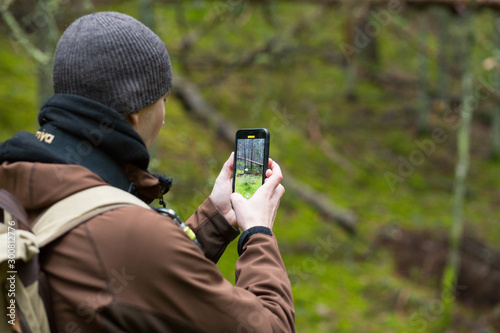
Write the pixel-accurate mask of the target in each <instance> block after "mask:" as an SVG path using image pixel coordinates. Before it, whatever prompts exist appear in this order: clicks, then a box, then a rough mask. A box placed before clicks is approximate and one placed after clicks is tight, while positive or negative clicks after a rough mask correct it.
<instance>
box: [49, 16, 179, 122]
mask: <svg viewBox="0 0 500 333" xmlns="http://www.w3.org/2000/svg"><path fill="white" fill-rule="evenodd" d="M53 76H54V92H55V93H56V94H73V95H79V96H83V97H86V98H90V99H92V100H94V101H97V102H100V103H102V104H104V105H107V106H109V107H111V108H113V109H115V110H116V111H118V112H119V113H120V114H122V115H123V116H126V115H128V114H131V113H134V112H137V111H139V110H140V109H142V108H144V107H146V106H148V105H150V104H153V103H154V102H156V101H157V100H158V99H160V98H161V97H162V96H163V95H165V94H166V93H167V92H169V91H170V88H171V86H172V67H171V64H170V59H169V56H168V53H167V49H166V48H165V44H164V43H163V42H162V41H161V39H160V38H159V37H158V36H157V35H156V34H155V33H154V32H153V31H151V29H149V28H148V27H146V26H145V25H144V24H142V23H141V22H139V21H137V20H136V19H134V18H132V17H130V16H128V15H125V14H121V13H116V12H99V13H94V14H90V15H86V16H83V17H81V18H79V19H78V20H76V21H75V22H73V23H72V24H71V25H70V26H69V27H68V29H66V31H65V32H64V34H63V35H62V37H61V39H60V40H59V43H58V45H57V49H56V53H55V57H54V73H53Z"/></svg>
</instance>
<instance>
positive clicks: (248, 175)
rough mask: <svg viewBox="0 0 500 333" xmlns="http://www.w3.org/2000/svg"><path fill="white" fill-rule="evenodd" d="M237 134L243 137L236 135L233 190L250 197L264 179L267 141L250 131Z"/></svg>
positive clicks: (267, 152)
mask: <svg viewBox="0 0 500 333" xmlns="http://www.w3.org/2000/svg"><path fill="white" fill-rule="evenodd" d="M264 134H265V133H264ZM239 136H243V137H238V135H237V137H236V153H235V171H234V191H235V192H238V193H240V194H241V195H243V197H245V198H247V199H250V198H251V197H252V195H253V194H254V193H255V191H257V189H258V188H259V187H260V186H261V185H262V184H263V182H264V179H265V170H267V159H268V154H269V151H268V150H269V148H268V147H269V141H268V137H267V139H266V138H265V137H264V138H263V137H259V136H262V135H256V134H252V133H251V132H250V133H249V134H247V133H245V132H244V133H243V134H241V133H240V135H239ZM266 141H267V142H266Z"/></svg>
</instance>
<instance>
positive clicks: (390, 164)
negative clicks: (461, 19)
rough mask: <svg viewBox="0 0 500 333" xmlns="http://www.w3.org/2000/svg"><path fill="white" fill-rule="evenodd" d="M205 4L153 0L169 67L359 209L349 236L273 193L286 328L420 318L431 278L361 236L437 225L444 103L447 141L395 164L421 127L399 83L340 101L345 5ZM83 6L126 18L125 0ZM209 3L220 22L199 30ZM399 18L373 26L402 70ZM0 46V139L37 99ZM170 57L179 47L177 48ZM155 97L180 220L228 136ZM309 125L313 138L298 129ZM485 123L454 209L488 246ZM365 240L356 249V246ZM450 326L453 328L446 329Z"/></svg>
mask: <svg viewBox="0 0 500 333" xmlns="http://www.w3.org/2000/svg"><path fill="white" fill-rule="evenodd" d="M217 3H218V4H219V5H220V2H211V1H196V2H194V3H193V4H190V5H185V4H183V5H181V4H180V3H176V4H163V3H155V5H154V8H155V19H156V30H157V32H158V34H159V35H160V36H161V37H162V38H163V40H164V41H165V42H166V45H167V49H168V50H169V52H170V54H171V57H172V62H173V66H174V76H175V75H176V74H177V73H182V74H183V75H189V77H190V79H191V80H193V81H195V82H196V83H197V84H198V85H199V87H200V90H201V91H202V93H203V94H204V97H205V98H206V99H207V100H208V101H209V102H210V103H211V104H213V105H214V106H215V107H216V108H217V109H218V110H219V111H220V112H221V114H222V115H223V116H225V117H227V118H228V119H229V120H231V121H232V122H233V123H235V124H236V125H237V126H238V127H242V128H249V127H266V128H268V129H269V130H270V132H271V146H270V156H271V157H272V158H274V159H276V160H277V161H278V162H279V163H280V165H281V166H282V167H283V170H284V173H285V178H286V176H287V175H293V176H294V177H295V178H297V179H300V180H301V181H302V182H303V183H306V184H308V185H309V186H311V187H312V188H314V189H316V190H318V191H320V192H322V193H324V194H325V195H326V196H327V197H328V198H329V199H331V200H332V201H333V202H335V203H337V204H338V205H339V206H341V207H346V208H350V209H352V210H354V211H355V212H356V213H357V214H358V215H359V221H360V223H359V226H358V236H357V237H358V238H356V239H354V240H353V239H351V238H349V237H347V236H346V235H345V234H344V233H343V231H341V229H339V228H337V227H336V226H333V225H330V224H327V223H325V221H324V218H323V217H322V216H320V215H319V214H318V213H317V212H315V211H314V210H313V209H311V207H310V206H308V205H307V204H306V203H304V202H302V201H300V200H299V199H298V198H297V196H295V195H294V194H293V193H291V191H288V192H287V193H286V194H285V196H284V197H283V199H282V201H281V207H280V210H279V211H278V215H277V219H276V222H275V227H274V233H275V234H276V236H277V238H278V240H279V244H280V247H281V249H282V253H283V258H284V261H285V263H286V265H287V268H288V271H289V274H290V278H291V281H292V283H293V292H294V299H295V304H296V311H297V313H296V321H297V331H298V332H334V331H335V332H384V333H385V332H423V331H425V332H427V331H428V330H430V329H431V328H432V325H433V324H434V323H435V321H434V319H433V318H434V316H432V315H428V311H429V309H431V307H432V305H433V304H435V302H436V300H439V297H437V298H436V295H435V294H434V290H433V289H432V287H430V286H421V285H417V284H415V283H412V282H410V281H407V280H405V279H403V278H401V277H399V276H398V275H397V274H396V273H395V272H394V268H393V266H392V259H391V257H390V256H389V255H388V254H387V253H385V252H380V253H376V254H372V253H371V252H370V249H371V243H372V242H373V240H374V239H375V237H376V235H377V233H378V231H379V229H380V227H382V226H384V225H387V224H390V223H397V224H399V225H401V226H403V227H407V228H414V229H416V228H433V229H440V230H444V229H447V228H448V227H449V226H450V224H451V212H452V180H453V172H454V165H455V154H456V153H455V145H456V143H455V135H456V132H455V131H456V127H455V126H454V124H453V123H450V122H447V119H448V118H447V116H446V114H445V112H446V111H442V110H441V111H440V110H432V111H431V116H430V119H429V122H430V123H429V126H430V128H431V129H436V128H440V129H443V131H444V132H445V133H446V135H447V140H445V141H444V142H442V143H436V144H435V150H434V151H433V152H432V153H431V154H429V155H425V158H424V160H423V161H422V163H419V164H418V165H412V170H411V172H407V173H401V172H400V171H401V168H402V167H401V163H402V162H401V160H406V161H410V159H411V156H412V154H415V152H416V151H419V149H420V150H421V148H419V145H418V144H417V143H416V142H415V140H419V141H422V140H432V135H431V133H429V134H423V135H421V136H417V134H416V133H415V127H414V124H415V121H416V105H417V100H416V92H415V90H414V89H413V88H411V87H409V86H404V85H403V86H401V87H400V86H398V85H394V84H392V85H391V84H381V83H379V82H376V81H370V80H368V79H366V80H363V81H361V82H360V83H359V84H358V85H357V87H356V91H357V94H358V99H357V100H356V101H353V102H348V101H346V100H345V99H344V97H343V96H344V91H343V89H344V85H345V73H346V72H345V68H344V67H342V65H341V64H340V62H338V61H334V60H331V59H332V58H335V57H332V56H331V55H332V54H334V55H339V54H340V56H342V53H341V50H340V48H339V43H340V42H341V41H343V38H344V35H345V27H344V26H345V19H346V17H347V15H349V13H345V11H344V9H343V8H342V7H329V8H328V9H325V10H324V15H319V16H318V17H316V18H315V19H314V20H312V21H311V22H309V23H307V24H305V25H304V27H303V29H302V30H300V31H299V32H297V33H295V34H293V33H291V32H290V31H291V30H292V29H291V28H292V27H293V26H294V25H295V24H296V23H297V22H298V20H302V19H304V18H305V17H307V16H309V15H314V14H315V13H316V12H317V11H318V6H317V5H311V4H300V3H295V2H291V3H288V2H279V3H276V4H274V5H273V6H274V7H273V12H274V13H275V15H276V17H275V19H276V22H278V24H277V25H276V26H273V25H272V24H270V23H269V22H268V20H266V18H265V16H264V15H263V14H262V10H261V8H260V7H259V6H257V5H252V4H246V5H245V7H244V8H237V10H235V11H234V12H233V11H231V10H227V9H226V10H225V11H220V8H219V9H217V7H216V4H217ZM97 10H119V11H122V12H125V13H128V14H131V15H133V16H137V6H136V2H133V1H123V2H119V3H117V4H111V5H107V6H100V7H98V8H97ZM421 13H422V12H418V13H405V14H403V15H400V16H397V17H394V22H395V23H396V24H397V26H398V27H401V26H403V27H405V28H407V29H411V27H412V22H413V20H414V15H420V14H421ZM424 13H425V12H424ZM214 15H215V16H216V17H218V18H219V22H220V23H219V24H215V25H213V26H211V27H210V29H208V28H206V27H205V24H207V22H209V21H210V17H214ZM217 15H218V16H217ZM181 18H182V19H181ZM183 20H184V22H185V23H184V24H182V21H183ZM474 24H475V28H476V29H477V33H478V34H479V35H481V36H483V35H484V36H486V37H488V36H490V35H491V31H492V25H493V21H492V20H491V15H490V14H489V13H487V12H481V13H479V14H478V15H477V17H476V18H475V23H474ZM189 31H199V33H200V34H201V38H200V39H199V40H198V41H197V42H196V43H195V44H194V46H193V48H192V50H191V52H190V53H189V54H188V55H184V54H182V53H181V52H180V51H179V50H180V47H179V45H178V43H179V41H180V40H181V38H182V36H185V35H186V34H187V33H188V32H189ZM400 32H401V29H400V28H397V29H394V28H389V27H384V28H383V29H382V30H381V33H380V35H379V36H378V37H377V41H378V45H379V52H380V58H381V65H380V68H379V70H380V71H382V72H384V73H386V74H390V75H394V76H395V77H396V76H397V77H400V78H402V79H404V80H409V81H411V80H414V79H415V78H416V77H417V74H418V64H417V62H416V59H415V57H414V53H415V44H414V42H415V39H414V38H416V35H415V36H413V37H414V38H412V37H411V36H401V34H400ZM272 37H275V39H276V42H275V43H272V46H273V47H272V50H273V51H271V52H267V53H265V54H261V55H259V56H258V57H257V58H256V60H255V62H254V63H252V65H251V66H239V65H238V61H240V60H241V59H242V58H243V57H244V56H245V55H246V54H247V53H248V51H249V50H251V49H256V48H258V47H261V46H264V45H265V44H266V42H268V41H269V40H270V39H271V38H272ZM484 39H486V40H487V38H484ZM0 44H1V45H2V47H0V73H1V75H2V78H3V80H2V82H1V83H0V98H1V99H2V103H1V106H0V110H1V112H0V141H2V140H5V139H6V138H8V137H10V136H11V135H12V134H13V133H15V132H16V131H19V130H26V129H27V130H31V131H32V130H35V129H36V122H35V118H36V110H37V108H36V105H35V104H36V84H35V77H36V75H35V69H34V66H33V64H32V63H31V62H30V61H28V60H27V59H26V58H25V57H24V55H22V54H21V53H15V52H13V51H12V48H11V47H10V43H9V41H8V40H7V39H6V38H0ZM429 45H430V47H431V48H432V49H433V50H436V48H437V47H438V43H437V41H436V40H435V39H434V37H432V36H431V37H430V38H429ZM431 55H432V54H431ZM184 56H185V57H188V58H186V59H181V58H180V57H184ZM490 56H491V49H488V48H486V47H481V45H479V46H478V47H477V48H476V49H475V50H474V54H473V59H474V64H475V65H474V70H475V74H476V76H478V77H482V76H486V74H488V73H485V72H484V71H483V70H482V68H481V66H480V63H481V61H482V60H483V59H485V58H487V57H490ZM182 60H185V61H186V62H188V63H190V64H191V67H190V68H189V73H187V72H183V71H184V68H182V67H181V65H180V64H181V63H182V62H183V61H182ZM430 70H431V73H429V77H430V78H431V79H433V78H436V77H437V73H436V72H437V71H438V70H439V68H438V67H437V66H436V64H435V57H434V56H433V57H432V58H431V59H430ZM174 81H175V78H174ZM451 83H452V84H451V88H450V90H451V92H452V93H456V92H457V91H459V90H458V89H457V86H459V85H457V83H456V82H454V81H453V82H451ZM430 85H431V90H432V91H434V90H436V89H437V83H436V82H434V81H431V82H430ZM495 103H496V102H494V100H493V99H489V98H488V99H485V100H484V101H482V102H481V104H480V109H482V110H483V109H484V110H488V109H489V108H491V107H492V106H493V105H495ZM166 109H167V116H166V120H165V126H164V128H163V130H162V132H161V133H160V136H159V138H158V140H157V143H156V145H155V147H154V149H153V155H154V159H153V160H152V171H154V172H163V173H166V174H167V175H169V176H171V177H173V178H174V187H173V188H172V190H171V191H170V193H168V195H167V197H166V200H167V201H168V203H169V207H172V208H173V209H175V210H176V211H177V212H178V213H179V215H180V216H181V217H183V218H187V217H188V216H189V215H190V214H191V213H192V212H193V211H194V210H195V209H196V207H197V206H198V205H199V204H201V202H202V201H203V200H204V199H205V198H206V197H207V196H208V195H209V194H210V191H211V188H212V185H213V182H214V180H215V178H216V176H217V174H218V173H219V171H220V168H221V166H222V164H223V163H224V162H225V161H226V159H227V158H228V157H229V155H230V152H231V151H232V150H233V147H232V146H228V145H227V144H225V143H223V142H221V140H220V139H219V138H218V134H217V132H216V131H215V129H214V128H213V127H212V125H211V124H200V123H198V122H196V121H194V120H193V118H192V117H190V116H189V115H188V114H187V113H186V112H185V111H184V110H183V109H182V105H181V104H180V103H179V102H178V101H176V100H175V98H173V97H171V98H169V102H168V104H167V105H166ZM315 114H316V116H315ZM314 117H317V119H316V120H315V119H314ZM315 121H316V125H317V126H316V127H314V126H313V125H315ZM318 130H319V131H320V133H319V134H320V141H321V142H322V144H320V143H319V142H318V141H314V140H313V137H314V135H317V134H318ZM487 130H488V126H487V124H486V125H484V124H481V123H479V122H476V123H474V124H473V131H472V147H473V148H472V154H473V155H472V159H471V164H470V177H469V179H468V192H467V206H466V209H465V211H464V215H465V216H466V221H467V224H468V225H469V226H470V227H471V229H473V230H474V232H475V233H476V234H477V236H478V237H480V238H482V239H485V240H486V241H487V242H488V243H489V244H496V242H497V241H498V239H500V228H497V227H496V224H497V223H498V221H499V220H500V209H499V207H500V202H499V201H498V189H499V188H500V177H498V166H499V164H498V162H491V161H489V160H488V159H487V156H488V153H487V148H484V147H488V145H489V141H488V140H489V139H488V137H487V136H486V135H484V133H485V132H487ZM325 145H326V146H329V147H331V148H332V149H334V150H335V151H336V152H338V153H340V154H341V155H342V156H344V157H345V158H347V159H348V160H349V161H350V162H351V163H352V164H353V165H354V166H355V167H356V168H357V169H358V172H357V173H349V172H347V171H346V170H344V169H343V168H341V167H339V166H338V163H336V162H335V161H334V160H332V159H331V158H329V157H328V156H327V155H326V154H325V151H324V146H325ZM387 172H390V173H393V174H394V175H396V176H399V177H401V179H400V181H398V182H397V183H395V184H394V186H392V187H391V186H390V184H389V183H388V181H387V179H386V177H385V176H384V175H385V174H386V173H387ZM325 251H326V252H325ZM366 253H368V254H369V256H368V257H367V258H365V259H360V258H361V257H363V255H364V254H366ZM237 258H238V255H237V253H236V244H234V243H233V244H231V245H230V246H229V248H228V250H227V251H226V253H225V254H224V255H223V257H222V258H221V260H220V262H219V263H218V266H219V267H220V269H221V271H222V273H223V274H224V276H225V277H226V278H228V279H229V280H230V281H232V282H234V263H235V261H236V260H237ZM422 313H424V314H427V317H425V318H427V319H426V320H425V321H424V322H423V324H425V329H424V330H419V329H418V328H419V326H417V325H416V324H415V322H413V321H412V318H413V319H414V318H416V317H415V316H418V315H419V314H422ZM456 314H457V315H460V316H462V317H463V318H465V320H467V319H470V320H474V318H476V317H477V316H481V314H476V313H474V312H472V311H470V310H468V309H462V308H459V309H457V310H456ZM421 324H422V322H421ZM455 331H457V332H464V329H460V328H459V327H455Z"/></svg>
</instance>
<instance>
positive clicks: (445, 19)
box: [433, 6, 451, 108]
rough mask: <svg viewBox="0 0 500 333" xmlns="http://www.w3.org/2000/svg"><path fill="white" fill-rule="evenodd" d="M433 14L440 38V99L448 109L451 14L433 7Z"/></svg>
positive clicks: (443, 8)
mask: <svg viewBox="0 0 500 333" xmlns="http://www.w3.org/2000/svg"><path fill="white" fill-rule="evenodd" d="M433 12H434V15H433V16H434V17H435V18H436V24H437V38H438V43H437V47H438V59H437V61H438V78H437V82H438V97H439V100H440V101H441V103H443V106H444V107H445V108H446V107H448V105H449V99H448V94H449V92H448V89H449V76H448V67H449V64H448V45H449V40H450V38H451V36H450V34H449V31H448V29H449V24H450V13H449V11H448V9H447V8H445V7H441V6H435V7H433Z"/></svg>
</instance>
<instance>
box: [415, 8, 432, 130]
mask: <svg viewBox="0 0 500 333" xmlns="http://www.w3.org/2000/svg"><path fill="white" fill-rule="evenodd" d="M418 20H419V50H418V74H417V75H418V117H417V131H418V132H419V133H427V132H428V129H429V122H428V118H429V106H430V101H429V86H428V77H427V76H428V72H429V56H428V55H427V45H428V35H429V34H428V23H429V19H428V17H427V13H426V12H425V11H424V12H421V13H420V17H419V18H418Z"/></svg>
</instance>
